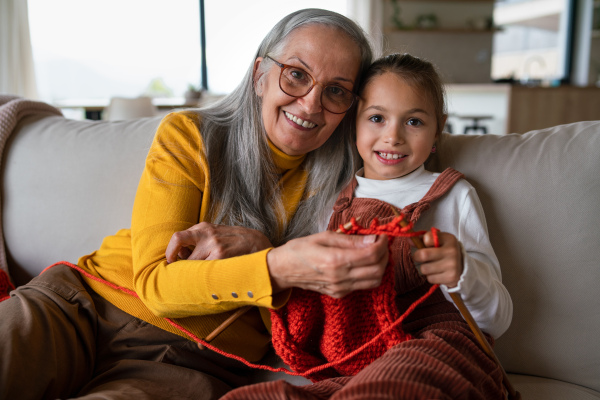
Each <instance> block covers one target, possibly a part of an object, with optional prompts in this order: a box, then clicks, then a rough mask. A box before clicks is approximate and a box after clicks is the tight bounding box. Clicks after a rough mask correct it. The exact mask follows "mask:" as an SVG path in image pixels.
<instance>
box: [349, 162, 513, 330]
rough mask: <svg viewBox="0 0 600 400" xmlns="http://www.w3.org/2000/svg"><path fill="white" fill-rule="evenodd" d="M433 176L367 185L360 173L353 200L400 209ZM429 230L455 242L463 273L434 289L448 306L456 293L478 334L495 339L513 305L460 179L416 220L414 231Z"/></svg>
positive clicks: (480, 215)
mask: <svg viewBox="0 0 600 400" xmlns="http://www.w3.org/2000/svg"><path fill="white" fill-rule="evenodd" d="M438 176H439V173H433V172H429V171H426V170H425V168H424V167H423V166H421V167H420V168H419V169H417V170H416V171H414V172H412V173H410V174H408V175H406V176H403V177H400V178H396V179H389V180H373V179H366V178H364V177H363V176H362V170H360V171H359V172H358V173H357V175H356V179H357V181H358V186H357V188H356V190H355V193H354V196H355V197H357V198H372V199H378V200H381V201H385V202H386V203H389V204H392V205H394V206H395V207H396V208H398V209H402V208H404V207H405V206H407V205H409V204H412V203H416V202H418V201H419V200H421V198H422V197H423V196H425V194H426V193H427V191H428V190H429V188H430V187H431V185H432V184H433V182H434V181H435V179H436V178H437V177H438ZM432 226H434V227H436V228H438V229H439V230H441V231H442V232H448V233H451V234H453V235H454V236H456V238H457V239H458V240H459V241H460V243H461V245H462V248H463V263H464V265H463V273H462V275H461V277H460V280H459V282H458V285H457V286H456V287H453V288H451V289H449V288H448V287H446V286H445V285H440V288H441V290H442V292H443V293H444V296H446V298H447V299H448V301H452V299H451V297H450V295H449V293H451V292H457V293H460V295H461V297H462V298H463V301H464V303H465V305H466V307H467V308H468V309H469V311H470V312H471V314H472V315H473V318H474V319H475V321H476V322H477V324H478V325H479V328H481V330H482V331H484V332H486V333H488V334H490V335H492V336H493V337H494V338H498V337H499V336H500V335H502V334H503V333H504V332H506V330H507V329H508V327H509V325H510V322H511V320H512V313H513V305H512V300H511V298H510V295H509V293H508V291H507V290H506V288H505V287H504V285H503V284H502V275H501V272H500V265H499V263H498V259H497V258H496V255H495V253H494V249H493V248H492V245H491V243H490V240H489V235H488V230H487V225H486V221H485V215H484V212H483V208H482V206H481V203H480V201H479V197H478V196H477V193H476V192H475V188H473V186H471V184H469V183H468V182H467V181H465V180H464V179H461V180H459V181H458V182H457V183H456V184H455V185H454V186H453V187H452V189H451V190H450V191H449V192H448V193H446V194H445V195H444V196H442V197H441V198H440V199H438V200H437V201H435V202H433V203H432V206H431V208H430V209H429V210H427V211H426V212H424V213H423V214H422V215H421V218H420V219H419V220H418V221H417V223H416V224H415V230H428V229H430V228H431V227H432Z"/></svg>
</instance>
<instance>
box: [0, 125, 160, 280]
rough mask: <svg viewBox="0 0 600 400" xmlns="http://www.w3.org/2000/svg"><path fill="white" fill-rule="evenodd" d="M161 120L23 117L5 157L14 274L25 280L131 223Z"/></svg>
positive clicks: (5, 208)
mask: <svg viewBox="0 0 600 400" xmlns="http://www.w3.org/2000/svg"><path fill="white" fill-rule="evenodd" d="M160 119H161V118H160V117H153V118H143V119H138V120H131V121H122V122H102V121H75V120H70V119H66V118H63V117H60V116H53V117H46V118H41V119H40V118H36V117H31V118H29V119H27V120H24V121H22V123H20V125H19V126H18V127H17V129H16V131H15V132H14V133H13V134H12V136H11V138H10V139H9V142H8V143H7V145H6V148H5V151H4V158H3V174H2V176H3V179H2V218H3V221H2V223H3V230H4V238H5V243H6V249H7V258H8V262H9V266H10V271H11V276H12V277H13V280H15V282H16V283H18V284H22V283H24V282H26V281H28V280H29V279H30V278H31V277H33V276H35V275H37V274H39V272H40V271H42V270H43V269H44V268H45V267H46V266H49V265H51V264H53V263H55V262H58V261H70V262H73V263H76V262H77V259H78V258H79V257H80V256H82V255H85V254H89V253H91V252H92V251H94V250H96V249H97V248H98V247H99V246H100V243H101V242H102V239H103V238H104V237H105V236H108V235H112V234H114V233H116V232H117V231H118V230H119V229H122V228H129V226H130V224H131V222H130V220H131V209H132V206H133V199H134V196H135V192H136V190H137V184H138V181H139V178H140V176H141V173H142V170H143V168H144V160H145V158H146V155H147V153H148V150H149V148H150V144H151V143H152V139H153V137H154V133H155V132H156V128H157V126H158V124H159V122H160Z"/></svg>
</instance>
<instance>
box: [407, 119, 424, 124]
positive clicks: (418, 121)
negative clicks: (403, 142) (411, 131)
mask: <svg viewBox="0 0 600 400" xmlns="http://www.w3.org/2000/svg"><path fill="white" fill-rule="evenodd" d="M406 123H407V124H408V125H411V126H421V125H423V122H421V120H419V119H417V118H411V119H409V120H408V121H407V122H406Z"/></svg>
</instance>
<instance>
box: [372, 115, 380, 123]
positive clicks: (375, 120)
mask: <svg viewBox="0 0 600 400" xmlns="http://www.w3.org/2000/svg"><path fill="white" fill-rule="evenodd" d="M369 121H371V122H375V123H376V124H380V123H382V122H383V117H382V116H381V115H372V116H370V117H369Z"/></svg>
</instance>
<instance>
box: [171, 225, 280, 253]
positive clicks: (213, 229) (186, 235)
mask: <svg viewBox="0 0 600 400" xmlns="http://www.w3.org/2000/svg"><path fill="white" fill-rule="evenodd" d="M269 247H273V245H271V242H270V241H269V239H267V237H266V236H265V235H263V234H262V233H261V232H259V231H257V230H255V229H249V228H243V227H239V226H227V225H214V224H211V223H208V222H200V223H199V224H196V225H194V226H192V227H190V228H188V229H186V230H185V231H179V232H175V233H174V234H173V236H172V237H171V240H170V241H169V244H168V245H167V250H166V251H165V254H166V256H167V262H169V263H172V262H174V261H177V257H178V256H179V258H181V259H184V260H216V259H223V258H230V257H235V256H241V255H244V254H250V253H255V252H257V251H260V250H264V249H267V248H269Z"/></svg>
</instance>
